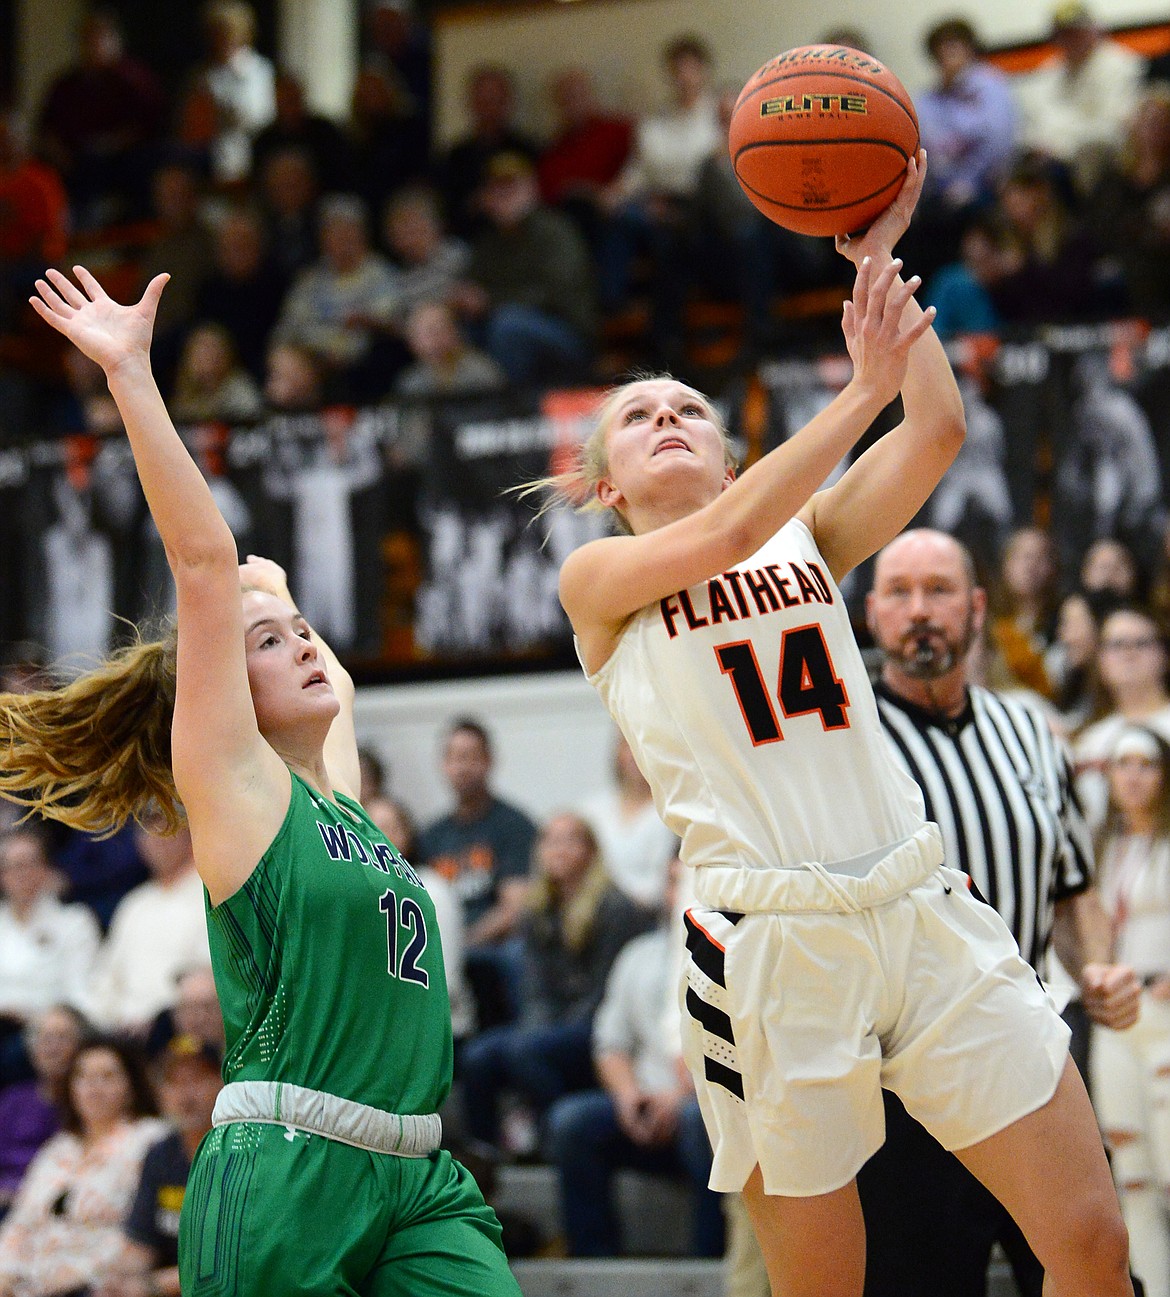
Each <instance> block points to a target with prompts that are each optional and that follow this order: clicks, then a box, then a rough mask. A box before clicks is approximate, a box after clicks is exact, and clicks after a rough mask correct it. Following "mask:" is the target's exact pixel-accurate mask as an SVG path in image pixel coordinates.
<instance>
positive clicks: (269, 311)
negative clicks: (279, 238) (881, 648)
mask: <svg viewBox="0 0 1170 1297" xmlns="http://www.w3.org/2000/svg"><path fill="white" fill-rule="evenodd" d="M214 236H215V263H214V265H213V266H212V268H211V270H210V272H209V273H208V275H207V277H206V278H205V279H204V281H203V283H202V285H201V287H200V289H199V292H198V294H197V295H196V298H195V319H197V320H205V321H206V322H207V323H208V324H218V325H219V326H220V327H222V328H224V329H227V331H228V332H229V333H230V334H231V338H232V342H233V343H234V345H235V349H236V352H237V354H238V355H239V358H240V363H241V364H242V365H243V366H244V368H245V369H246V370H247V371H248V373H249V374H251V375H252V377H253V378H255V379H257V380H258V381H259V380H261V379H263V377H264V354H265V351H266V350H267V347H268V337H269V335H270V334H271V332H272V330H273V328H274V327H275V326H276V321H277V319H278V318H279V316H280V305H281V302H283V301H284V295H285V293H286V292H287V291H288V281H287V280H286V279H285V277H284V276H283V275H282V274H281V273H280V271H279V270H278V269H277V266H276V263H275V261H274V260H273V258H272V256H271V255H270V253H269V250H268V247H267V245H266V241H265V235H264V225H263V222H262V220H261V218H260V216H259V213H257V212H256V211H255V210H253V209H252V208H247V207H234V208H232V209H231V210H229V211H228V212H227V213H226V214H225V215H224V216H223V218H222V219H221V220H220V221H219V222H218V223H217V225H216V227H215V231H214Z"/></svg>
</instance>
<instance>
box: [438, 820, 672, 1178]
mask: <svg viewBox="0 0 1170 1297" xmlns="http://www.w3.org/2000/svg"><path fill="white" fill-rule="evenodd" d="M534 860H535V865H536V871H535V878H534V880H533V884H532V892H531V896H530V897H529V901H528V906H527V909H526V912H525V914H524V916H523V919H522V921H521V927H520V933H521V950H522V967H523V974H522V989H521V994H520V1005H519V1009H520V1012H519V1017H518V1019H517V1021H516V1022H515V1023H509V1024H507V1025H505V1026H500V1027H492V1028H490V1029H489V1030H487V1031H482V1032H480V1034H479V1035H477V1036H475V1037H473V1038H472V1039H471V1040H469V1041H468V1042H467V1044H466V1045H465V1046H464V1049H463V1056H462V1059H461V1063H460V1080H461V1084H462V1089H463V1103H464V1109H465V1113H466V1121H467V1130H468V1133H469V1134H470V1135H471V1136H472V1138H473V1139H476V1140H479V1141H480V1142H481V1143H483V1144H487V1145H490V1146H493V1147H499V1146H500V1142H501V1125H500V1120H501V1103H502V1100H503V1098H504V1096H505V1094H509V1093H510V1094H513V1095H515V1096H518V1097H519V1098H520V1099H521V1100H522V1101H523V1102H524V1104H525V1105H527V1106H528V1109H529V1111H530V1112H531V1114H532V1116H533V1117H534V1118H535V1119H536V1120H537V1121H538V1122H539V1120H540V1118H542V1117H543V1115H544V1113H545V1112H546V1111H547V1109H548V1108H549V1106H550V1105H551V1104H552V1103H553V1102H554V1101H555V1100H557V1099H559V1098H560V1097H561V1096H562V1095H564V1094H571V1093H572V1092H574V1091H576V1090H583V1089H587V1088H589V1087H591V1086H593V1085H594V1084H595V1079H594V1073H593V1062H592V1056H591V1039H592V1031H593V1016H594V1014H595V1012H596V1010H597V1006H598V1005H599V1004H600V1003H601V997H602V994H603V992H604V990H605V979H606V978H607V977H608V975H609V971H610V968H611V967H612V966H613V961H614V960H615V959H616V958H617V955H618V952H619V951H620V950H621V949H622V948H623V947H624V946H625V944H626V943H627V942H628V941H629V940H630V939H631V938H633V937H635V936H637V935H638V934H639V933H641V932H645V931H646V930H647V929H648V928H649V927H650V926H651V925H652V923H653V915H652V914H651V913H650V911H648V910H644V909H643V908H642V907H641V906H639V905H635V904H634V902H633V901H631V900H630V899H629V898H628V897H626V896H624V895H623V894H622V893H621V892H619V891H618V889H617V888H616V887H614V885H613V884H612V883H611V882H610V881H609V875H608V873H607V872H606V868H605V865H604V864H603V863H602V860H601V856H600V853H599V851H598V847H597V839H596V838H595V837H594V836H593V830H592V829H591V828H590V827H589V825H588V824H586V822H585V821H584V820H583V819H581V818H580V816H578V815H574V814H572V813H568V812H565V813H562V814H559V815H553V816H552V817H551V818H550V819H549V820H548V821H547V822H546V823H545V825H544V827H543V828H542V829H541V831H540V836H539V837H538V839H537V842H536V850H535V853H534ZM533 1133H535V1132H533ZM513 1140H514V1145H515V1146H514V1147H513V1148H512V1149H511V1150H510V1151H513V1152H517V1153H520V1152H530V1151H532V1149H531V1148H526V1147H525V1145H526V1144H528V1143H529V1142H530V1140H529V1138H528V1136H527V1135H525V1136H524V1137H522V1138H516V1137H515V1136H513Z"/></svg>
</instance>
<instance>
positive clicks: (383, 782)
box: [358, 745, 409, 859]
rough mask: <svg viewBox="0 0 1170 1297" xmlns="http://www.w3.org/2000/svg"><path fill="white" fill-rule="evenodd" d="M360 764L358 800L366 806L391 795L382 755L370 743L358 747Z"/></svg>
mask: <svg viewBox="0 0 1170 1297" xmlns="http://www.w3.org/2000/svg"><path fill="white" fill-rule="evenodd" d="M358 765H359V766H360V768H361V796H360V797H359V798H358V801H359V802H361V804H362V805H363V806H366V805H368V804H369V803H370V802H371V801H372V800H373V799H374V798H375V797H385V796H389V787H390V780H389V775H388V772H387V770H386V763H385V762H384V761H383V760H382V757H381V755H380V754H379V753H378V752H376V751H375V750H374V749H373V748H372V747H370V746H369V745H364V746H362V747H360V748H358ZM390 841H391V842H393V841H394V839H393V838H391V839H390ZM407 859H409V857H407Z"/></svg>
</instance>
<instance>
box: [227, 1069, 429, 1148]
mask: <svg viewBox="0 0 1170 1297" xmlns="http://www.w3.org/2000/svg"><path fill="white" fill-rule="evenodd" d="M233 1121H257V1122H262V1123H264V1124H267V1125H272V1126H288V1127H290V1128H291V1129H293V1130H304V1131H308V1132H309V1134H311V1135H322V1136H324V1138H325V1139H335V1140H337V1141H338V1142H339V1143H341V1144H352V1145H353V1147H354V1148H364V1149H367V1150H369V1151H370V1152H371V1153H393V1154H394V1155H395V1156H396V1157H429V1156H430V1154H432V1153H434V1152H435V1151H436V1150H437V1149H438V1147H439V1143H440V1141H441V1140H442V1138H443V1123H442V1120H441V1119H440V1117H439V1114H438V1113H437V1112H429V1113H424V1114H421V1115H415V1114H412V1113H396V1112H383V1111H382V1109H381V1108H371V1107H369V1105H368V1104H364V1103H355V1102H354V1101H353V1100H352V1099H342V1098H339V1097H338V1096H337V1095H335V1094H325V1093H324V1092H323V1091H321V1090H310V1089H307V1088H306V1087H305V1086H303V1085H289V1084H287V1083H286V1082H284V1081H231V1082H229V1083H228V1084H227V1085H225V1086H224V1087H223V1089H222V1090H221V1091H220V1092H219V1098H218V1099H216V1101H215V1109H214V1111H213V1112H212V1114H211V1124H212V1125H213V1126H226V1125H228V1123H229V1122H233Z"/></svg>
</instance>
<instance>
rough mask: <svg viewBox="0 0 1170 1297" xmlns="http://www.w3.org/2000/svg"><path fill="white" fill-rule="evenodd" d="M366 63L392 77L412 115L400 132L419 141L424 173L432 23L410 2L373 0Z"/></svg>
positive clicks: (427, 147)
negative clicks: (415, 10) (415, 9)
mask: <svg viewBox="0 0 1170 1297" xmlns="http://www.w3.org/2000/svg"><path fill="white" fill-rule="evenodd" d="M365 34H366V63H367V66H369V67H373V68H377V69H378V70H379V71H380V72H382V73H384V74H385V75H386V76H388V77H390V78H391V79H392V80H393V81H394V82H395V84H396V85H397V87H398V92H399V96H400V98H401V99H402V101H403V104H404V105H405V106H406V107H407V108H408V109H409V115H408V116H407V117H405V119H404V120H403V122H402V124H401V126H400V128H399V130H400V133H402V134H406V133H409V135H410V136H411V137H412V138H415V139H417V141H418V145H417V147H418V150H419V157H420V161H421V166H420V170H425V169H426V162H427V158H428V156H429V153H430V139H431V100H432V79H433V67H432V64H433V53H432V49H431V30H430V24H429V23H428V22H426V21H425V20H424V19H423V18H422V17H421V16H420V15H419V14H417V13H416V12H414V6H413V5H411V4H410V3H409V0H373V3H372V4H369V5H367V6H366V10H365Z"/></svg>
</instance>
